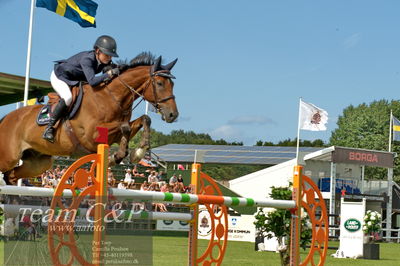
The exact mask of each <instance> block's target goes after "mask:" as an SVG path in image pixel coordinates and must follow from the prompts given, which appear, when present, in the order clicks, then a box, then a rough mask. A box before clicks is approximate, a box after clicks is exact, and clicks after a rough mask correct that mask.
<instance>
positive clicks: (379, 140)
mask: <svg viewBox="0 0 400 266" xmlns="http://www.w3.org/2000/svg"><path fill="white" fill-rule="evenodd" d="M390 110H392V111H393V115H394V116H396V117H400V102H399V101H391V102H388V101H387V100H379V101H373V102H371V103H370V104H366V103H363V104H360V105H358V106H356V107H354V106H353V105H350V106H349V107H347V108H345V109H344V110H343V114H342V115H341V116H339V119H338V122H337V125H338V127H337V129H335V130H334V131H333V132H332V136H331V138H330V143H331V145H337V146H344V147H354V148H362V149H371V150H381V151H387V150H388V142H389V141H388V140H389V124H390V121H389V120H390ZM399 144H400V143H399V142H394V143H393V145H392V151H394V152H397V153H399V152H400V146H399ZM399 170H400V169H399V165H398V161H397V160H396V166H395V175H396V176H398V175H399V173H400V171H399ZM365 176H366V178H370V179H386V177H387V170H386V169H385V168H378V167H367V168H366V175H365Z"/></svg>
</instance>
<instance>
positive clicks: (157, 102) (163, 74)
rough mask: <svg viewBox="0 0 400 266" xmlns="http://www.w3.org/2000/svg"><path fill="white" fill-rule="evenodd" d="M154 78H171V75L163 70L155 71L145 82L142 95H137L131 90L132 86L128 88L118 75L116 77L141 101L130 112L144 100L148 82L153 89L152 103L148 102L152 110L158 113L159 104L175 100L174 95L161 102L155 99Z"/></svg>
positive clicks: (136, 91) (137, 93)
mask: <svg viewBox="0 0 400 266" xmlns="http://www.w3.org/2000/svg"><path fill="white" fill-rule="evenodd" d="M155 76H161V77H173V76H172V75H171V74H169V71H165V70H160V71H156V72H154V73H151V74H150V78H149V79H148V80H147V81H146V83H147V84H146V86H145V88H144V89H143V90H142V93H139V92H138V90H135V88H133V87H132V86H130V85H129V84H128V83H126V82H125V81H124V80H123V79H122V78H121V76H120V75H118V80H119V81H120V82H121V84H122V85H124V86H125V87H126V88H127V89H129V90H130V91H131V92H132V95H134V94H136V95H137V96H139V97H140V98H141V99H140V101H139V102H138V103H137V104H136V105H135V106H134V107H133V108H132V111H133V110H134V109H135V108H136V107H137V106H138V105H139V104H140V103H141V102H142V101H143V100H145V98H144V93H145V91H146V89H147V88H148V87H149V86H150V82H151V84H152V87H153V95H154V103H152V102H149V103H150V104H152V105H153V106H154V108H155V109H156V110H157V111H159V110H160V106H159V104H160V103H163V102H166V101H168V100H170V99H175V95H173V94H172V95H170V96H168V97H165V98H163V99H161V100H158V97H157V91H156V86H155V79H154V77H155Z"/></svg>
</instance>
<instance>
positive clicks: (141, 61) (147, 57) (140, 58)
mask: <svg viewBox="0 0 400 266" xmlns="http://www.w3.org/2000/svg"><path fill="white" fill-rule="evenodd" d="M155 58H156V57H155V55H153V54H152V53H151V52H141V53H140V54H138V55H137V56H136V57H135V58H133V59H132V60H131V61H130V62H129V68H134V67H137V66H151V65H153V64H154V61H155V60H156V59H155Z"/></svg>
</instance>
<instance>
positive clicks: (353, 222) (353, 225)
mask: <svg viewBox="0 0 400 266" xmlns="http://www.w3.org/2000/svg"><path fill="white" fill-rule="evenodd" d="M344 228H346V230H347V231H349V232H357V231H358V230H360V228H361V223H360V221H359V220H357V219H354V218H350V219H348V220H347V221H345V222H344Z"/></svg>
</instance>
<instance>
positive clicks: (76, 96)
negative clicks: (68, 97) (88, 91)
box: [36, 82, 84, 128]
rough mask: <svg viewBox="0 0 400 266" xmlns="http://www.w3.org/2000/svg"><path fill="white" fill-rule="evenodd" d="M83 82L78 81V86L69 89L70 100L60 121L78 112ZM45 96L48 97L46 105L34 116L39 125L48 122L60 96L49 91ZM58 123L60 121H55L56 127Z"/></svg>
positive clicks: (70, 117)
mask: <svg viewBox="0 0 400 266" xmlns="http://www.w3.org/2000/svg"><path fill="white" fill-rule="evenodd" d="M83 84H84V82H79V86H74V87H72V89H71V93H72V102H71V104H70V105H69V107H68V110H67V112H66V114H65V115H64V116H63V117H62V118H61V119H60V121H62V120H69V119H72V118H73V117H74V116H75V115H76V113H77V112H78V110H79V107H80V106H81V104H82V98H83ZM47 96H48V97H49V101H48V102H47V104H46V105H44V106H43V107H42V108H41V109H40V111H39V114H38V115H37V117H36V123H37V124H38V125H39V126H45V125H47V124H48V123H49V120H50V117H51V115H52V113H53V111H54V108H55V107H56V105H57V104H58V102H59V101H60V99H61V98H60V96H59V95H58V94H57V93H55V92H50V93H49V94H47ZM58 124H60V123H57V124H56V125H55V127H56V128H57V127H58Z"/></svg>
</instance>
